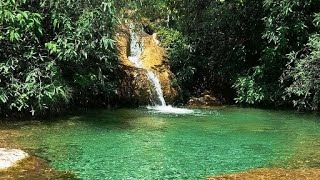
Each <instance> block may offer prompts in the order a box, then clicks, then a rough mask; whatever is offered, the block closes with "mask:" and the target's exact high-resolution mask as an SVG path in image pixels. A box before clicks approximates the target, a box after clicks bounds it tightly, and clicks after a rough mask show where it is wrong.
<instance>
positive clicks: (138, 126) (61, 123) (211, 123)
mask: <svg viewBox="0 0 320 180" xmlns="http://www.w3.org/2000/svg"><path fill="white" fill-rule="evenodd" d="M20 129H21V132H22V133H23V134H24V135H23V137H22V138H21V137H20V138H19V141H20V142H21V143H22V144H24V146H25V147H26V149H27V151H28V152H30V153H33V154H34V155H36V156H40V157H42V158H44V159H47V160H48V161H49V162H50V164H51V165H53V166H54V167H55V168H57V169H58V170H69V171H72V172H74V173H75V174H76V176H78V177H79V178H81V179H97V180H99V179H203V178H204V177H206V176H208V175H215V174H223V173H230V172H238V171H243V170H248V169H253V168H263V167H285V168H299V167H320V152H319V151H320V118H319V116H317V115H310V114H309V115H305V114H301V113H297V112H287V111H270V110H258V109H244V108H235V107H224V108H217V109H207V110H204V109H203V110H196V113H194V114H189V115H173V114H157V113H153V112H152V111H148V110H146V109H144V108H141V109H119V110H95V111H89V112H87V113H84V114H83V115H79V116H73V117H66V118H61V119H58V120H54V121H50V122H38V123H30V124H24V125H23V126H21V127H20Z"/></svg>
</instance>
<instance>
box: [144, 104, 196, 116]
mask: <svg viewBox="0 0 320 180" xmlns="http://www.w3.org/2000/svg"><path fill="white" fill-rule="evenodd" d="M147 109H149V110H152V111H154V112H156V113H163V114H193V113H195V111H194V110H192V109H186V108H176V107H172V106H147Z"/></svg>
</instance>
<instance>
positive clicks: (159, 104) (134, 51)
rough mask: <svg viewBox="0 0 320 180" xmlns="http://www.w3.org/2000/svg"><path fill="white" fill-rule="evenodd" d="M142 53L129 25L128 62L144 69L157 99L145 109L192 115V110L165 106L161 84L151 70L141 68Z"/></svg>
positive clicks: (132, 28)
mask: <svg viewBox="0 0 320 180" xmlns="http://www.w3.org/2000/svg"><path fill="white" fill-rule="evenodd" d="M142 51H143V43H142V41H141V40H140V39H139V37H138V35H137V33H136V32H135V27H134V25H133V24H130V56H129V57H128V59H129V61H130V62H131V63H132V64H133V65H134V66H135V67H136V68H141V69H145V70H146V71H147V76H148V79H149V81H150V83H151V85H152V86H153V89H154V91H155V95H156V96H157V99H156V100H154V103H155V106H148V107H147V108H148V109H150V110H153V111H155V112H160V113H170V114H171V113H173V114H191V113H194V111H193V110H190V109H183V108H175V107H172V106H170V105H169V106H167V105H166V101H165V100H164V97H163V92H162V89H161V84H160V80H159V78H158V77H157V76H156V74H155V73H153V72H152V71H151V70H149V69H146V68H145V67H144V66H143V63H142V61H141V58H140V57H141V54H142Z"/></svg>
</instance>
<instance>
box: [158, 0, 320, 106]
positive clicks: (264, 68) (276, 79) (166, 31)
mask: <svg viewBox="0 0 320 180" xmlns="http://www.w3.org/2000/svg"><path fill="white" fill-rule="evenodd" d="M160 1H161V0H160ZM153 2H155V1H153ZM161 2H162V3H164V4H166V5H165V6H163V5H162V6H160V7H166V8H165V9H162V11H161V12H167V14H166V16H163V17H162V19H164V20H165V22H166V23H163V21H162V24H161V23H158V22H159V21H158V20H155V21H154V22H155V24H158V25H159V24H160V26H161V28H159V29H160V31H159V34H160V36H161V38H162V42H165V43H164V44H163V45H164V46H165V47H167V49H168V51H169V59H170V61H169V62H170V64H171V67H172V70H173V71H174V73H175V74H176V76H177V80H178V83H179V85H180V86H181V87H182V89H183V90H184V93H185V94H184V96H185V97H187V98H188V97H190V95H197V94H199V93H201V92H202V91H204V90H210V91H212V92H215V93H216V94H222V95H223V96H224V97H225V98H229V100H230V99H233V100H235V101H236V102H237V103H243V104H254V105H264V106H268V107H275V106H296V107H297V108H299V109H313V110H317V109H319V105H320V93H319V90H320V89H319V74H320V73H319V64H320V56H319V48H320V47H319V45H320V44H319V43H320V42H319V28H320V22H319V15H320V14H319V13H320V1H319V0H308V1H305V0H293V1H292V0H290V1H289V0H281V1H280V0H264V1H258V0H253V1H252V0H244V1H240V0H226V1H219V0H217V1H212V0H203V1H197V0H192V1H178V0H177V1H165V0H162V1H161ZM154 11H155V10H154ZM158 11H159V10H158ZM169 16H170V17H171V18H170V17H169ZM157 18H158V19H159V18H161V17H157ZM160 22H161V21H160ZM187 98H186V99H187Z"/></svg>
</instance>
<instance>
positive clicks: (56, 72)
mask: <svg viewBox="0 0 320 180" xmlns="http://www.w3.org/2000/svg"><path fill="white" fill-rule="evenodd" d="M129 21H130V22H135V23H136V24H135V25H136V27H137V28H141V29H143V31H144V32H143V34H144V36H145V38H146V39H147V40H148V41H146V40H145V42H149V41H150V42H153V41H151V39H150V38H151V37H157V43H156V44H157V45H150V47H151V50H150V53H149V55H148V58H146V59H149V60H147V61H148V62H147V63H151V62H153V61H152V56H150V54H151V55H152V54H153V53H154V52H155V51H157V52H158V51H161V52H159V54H158V56H159V57H158V59H160V60H159V61H157V64H156V65H157V66H153V64H150V69H157V71H159V74H161V73H163V74H165V75H162V76H163V77H162V78H160V80H161V81H162V82H161V83H162V84H166V87H167V90H166V89H165V88H164V92H168V93H167V94H168V95H167V96H166V98H167V99H168V100H170V102H172V104H173V105H186V106H188V105H189V106H190V107H202V106H204V107H210V106H215V105H217V106H221V105H225V104H232V105H239V106H246V107H247V106H249V107H262V108H270V109H275V108H276V109H279V108H284V109H287V108H288V109H294V110H298V111H308V112H316V113H318V112H319V110H320V77H319V72H320V63H319V59H320V1H319V0H310V1H305V0H291V1H288V0H284V1H279V0H263V1H261V0H235V1H222V0H216V1H212V0H203V1H199V0H190V1H180V0H142V1H141V0H139V1H138V0H97V1H92V2H89V3H88V2H87V1H77V0H70V1H64V0H56V1H52V0H39V1H27V0H21V1H14V0H1V1H0V27H1V28H0V118H3V119H5V121H11V122H12V123H14V122H15V121H31V120H33V119H39V118H43V117H44V118H45V119H47V118H53V117H56V116H62V115H66V114H71V113H74V112H78V111H79V109H85V110H87V109H92V108H94V107H98V108H101V107H103V108H118V107H123V106H130V107H137V106H140V105H145V104H148V103H149V102H147V101H148V100H149V96H150V97H151V96H152V92H151V91H152V90H148V89H147V90H145V92H148V93H149V94H147V93H142V92H135V93H136V94H140V98H141V99H139V97H138V98H136V96H135V95H136V94H133V93H132V90H129V89H128V87H123V86H121V83H124V84H130V82H132V81H131V80H132V79H130V82H129V83H128V82H124V81H125V80H126V78H128V76H130V77H139V72H138V71H137V72H138V74H135V73H133V74H129V75H128V73H127V71H130V72H131V73H132V71H131V70H132V69H130V68H129V70H128V69H127V70H126V69H125V68H127V66H123V64H122V63H123V62H122V61H123V60H121V58H122V57H121V56H124V57H125V58H127V57H128V55H129V54H130V52H129V51H130V50H128V49H130V48H128V46H130V34H128V32H129V31H128V29H125V30H124V31H126V32H125V33H127V34H124V36H126V38H127V39H124V41H125V42H124V43H123V44H122V46H123V47H124V48H123V47H122V48H123V49H124V50H123V52H120V50H119V47H117V38H119V33H120V32H117V30H119V27H121V26H128V24H126V23H128V22H129ZM147 34H148V35H147ZM122 35H123V34H122ZM150 42H149V43H150ZM145 44H147V43H145ZM158 44H159V46H160V47H161V48H160V49H158ZM150 47H149V48H150ZM160 56H161V57H160ZM150 59H151V60H150ZM163 67H165V69H164V68H163ZM141 72H142V71H140V73H141ZM142 76H143V75H142ZM144 76H145V75H144ZM164 76H165V77H164ZM142 79H143V78H142ZM144 79H146V78H144ZM127 81H128V80H127ZM141 81H142V82H140V86H143V87H144V86H146V84H148V83H146V82H145V81H146V80H141ZM138 84H139V83H138ZM168 87H169V89H170V90H168ZM131 88H132V87H131ZM146 94H147V95H146ZM170 94H171V95H172V97H170ZM142 97H144V99H143V100H142ZM0 134H1V136H0V147H1V148H14V149H17V148H18V149H23V148H24V147H21V146H20V145H19V144H15V142H14V141H9V140H10V139H14V138H13V137H18V136H19V130H17V129H5V128H3V129H0ZM21 177H23V178H27V179H35V178H39V177H40V178H43V179H47V178H48V177H49V178H54V179H75V178H76V177H75V175H73V174H72V173H70V172H57V171H55V170H54V169H53V168H52V167H50V166H49V164H48V162H46V161H45V160H42V159H40V158H38V157H34V156H32V155H31V156H30V157H28V158H27V159H25V160H23V161H20V162H19V163H18V164H16V166H14V167H12V168H9V169H8V170H6V171H0V179H2V178H3V179H19V178H21ZM236 178H240V179H241V178H243V179H246V178H249V179H251V178H253V179H268V178H270V179H273V178H276V179H278V178H279V179H291V178H302V179H304V178H308V179H313V178H314V179H319V178H320V172H319V169H316V168H314V169H313V168H308V169H281V168H279V169H254V170H248V171H245V172H240V173H236V174H227V175H221V176H220V175H219V176H213V177H208V178H207V179H209V180H211V179H236Z"/></svg>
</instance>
